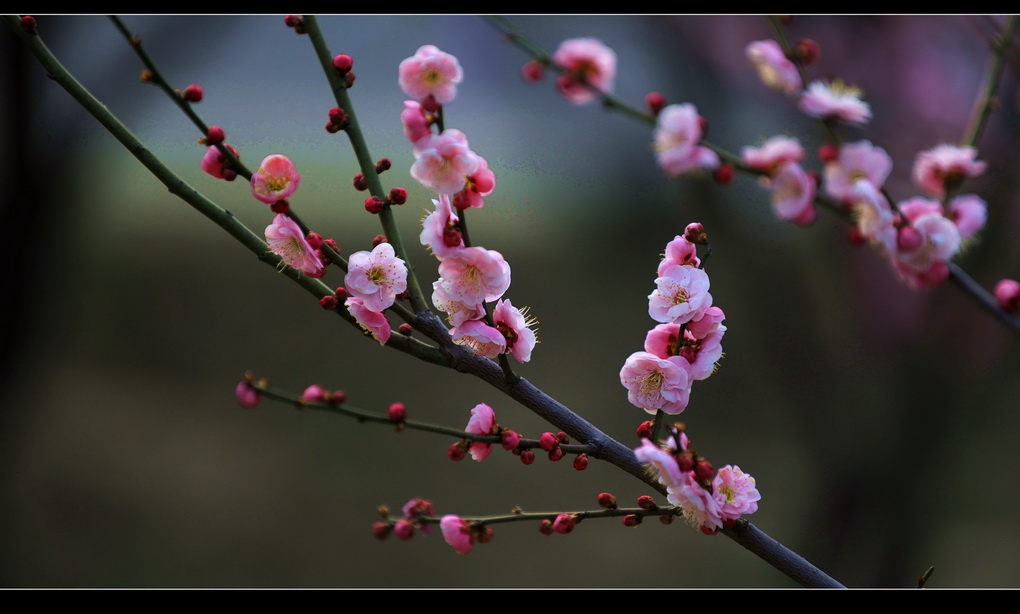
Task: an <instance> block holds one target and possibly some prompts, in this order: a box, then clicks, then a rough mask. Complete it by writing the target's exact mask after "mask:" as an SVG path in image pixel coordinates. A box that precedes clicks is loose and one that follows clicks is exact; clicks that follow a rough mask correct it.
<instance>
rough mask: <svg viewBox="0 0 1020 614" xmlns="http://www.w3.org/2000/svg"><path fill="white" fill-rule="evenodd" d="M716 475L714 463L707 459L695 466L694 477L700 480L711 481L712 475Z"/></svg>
mask: <svg viewBox="0 0 1020 614" xmlns="http://www.w3.org/2000/svg"><path fill="white" fill-rule="evenodd" d="M714 473H715V468H714V467H712V463H710V462H708V461H707V460H705V459H701V460H699V461H698V462H697V463H695V464H694V475H695V476H697V478H698V479H699V480H708V479H711V477H712V474H714Z"/></svg>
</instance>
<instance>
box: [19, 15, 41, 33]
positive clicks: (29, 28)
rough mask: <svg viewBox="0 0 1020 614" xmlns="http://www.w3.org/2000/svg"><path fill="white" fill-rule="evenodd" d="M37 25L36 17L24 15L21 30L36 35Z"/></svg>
mask: <svg viewBox="0 0 1020 614" xmlns="http://www.w3.org/2000/svg"><path fill="white" fill-rule="evenodd" d="M37 25H38V24H37V23H36V21H35V17H32V16H31V15H24V16H23V17H22V18H21V29H22V30H24V31H25V32H28V33H29V34H35V28H36V26H37Z"/></svg>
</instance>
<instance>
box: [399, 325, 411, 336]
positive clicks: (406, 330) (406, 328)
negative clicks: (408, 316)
mask: <svg viewBox="0 0 1020 614" xmlns="http://www.w3.org/2000/svg"><path fill="white" fill-rule="evenodd" d="M397 332H398V333H400V334H401V335H404V336H405V337H410V336H411V333H413V332H414V328H412V327H411V325H410V324H408V323H407V322H404V323H403V324H401V325H400V326H398V327H397Z"/></svg>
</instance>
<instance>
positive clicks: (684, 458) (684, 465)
mask: <svg viewBox="0 0 1020 614" xmlns="http://www.w3.org/2000/svg"><path fill="white" fill-rule="evenodd" d="M676 464H677V466H678V467H680V471H681V472H682V473H687V472H688V471H694V458H692V457H691V455H690V454H683V455H681V456H680V457H679V458H677V459H676Z"/></svg>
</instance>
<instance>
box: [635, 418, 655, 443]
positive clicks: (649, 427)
mask: <svg viewBox="0 0 1020 614" xmlns="http://www.w3.org/2000/svg"><path fill="white" fill-rule="evenodd" d="M653 431H654V424H652V421H651V420H645V421H644V422H642V423H641V425H640V426H639V427H638V429H637V436H638V439H651V438H652V433H653Z"/></svg>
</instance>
